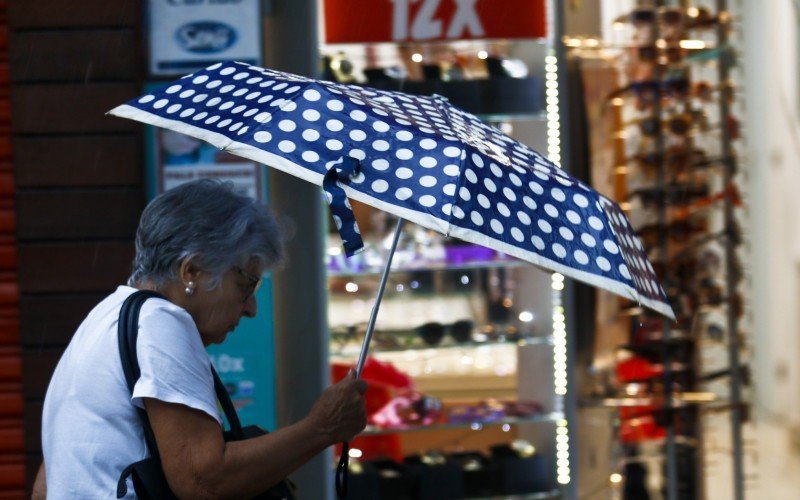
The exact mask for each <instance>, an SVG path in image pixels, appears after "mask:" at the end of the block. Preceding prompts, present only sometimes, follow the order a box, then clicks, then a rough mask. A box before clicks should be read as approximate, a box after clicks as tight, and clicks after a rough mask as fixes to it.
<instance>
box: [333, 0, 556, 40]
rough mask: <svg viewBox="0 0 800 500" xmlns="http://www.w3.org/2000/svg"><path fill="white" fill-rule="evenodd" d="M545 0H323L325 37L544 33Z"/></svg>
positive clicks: (473, 36)
mask: <svg viewBox="0 0 800 500" xmlns="http://www.w3.org/2000/svg"><path fill="white" fill-rule="evenodd" d="M544 2H545V0H325V40H326V42H327V43H365V42H424V41H430V40H470V39H479V38H542V37H544V36H545V33H546V28H545V5H544Z"/></svg>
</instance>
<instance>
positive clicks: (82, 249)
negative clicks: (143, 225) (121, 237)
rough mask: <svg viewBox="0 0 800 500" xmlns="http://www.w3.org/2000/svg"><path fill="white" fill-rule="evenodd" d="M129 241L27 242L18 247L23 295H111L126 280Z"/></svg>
mask: <svg viewBox="0 0 800 500" xmlns="http://www.w3.org/2000/svg"><path fill="white" fill-rule="evenodd" d="M133 256H134V247H133V241H130V242H99V243H39V244H36V243H26V244H20V246H19V286H20V289H21V290H22V292H23V293H47V292H110V291H112V290H113V289H115V288H116V287H117V286H118V285H119V284H121V283H124V282H125V281H127V278H128V276H129V275H130V272H131V263H132V262H133Z"/></svg>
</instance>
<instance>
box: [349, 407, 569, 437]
mask: <svg viewBox="0 0 800 500" xmlns="http://www.w3.org/2000/svg"><path fill="white" fill-rule="evenodd" d="M563 419H564V414H563V413H561V412H553V413H545V414H542V415H536V416H533V417H524V418H504V419H502V420H493V421H491V422H480V421H476V422H464V423H443V424H432V425H419V426H413V427H401V428H392V429H381V428H378V427H372V426H367V428H366V429H365V430H364V431H363V432H362V433H361V434H359V437H362V436H381V435H385V434H400V433H409V432H425V431H441V430H449V429H472V430H475V431H479V430H481V429H483V428H484V427H496V426H500V425H506V424H508V425H518V424H539V423H548V422H549V423H552V422H557V421H559V420H563Z"/></svg>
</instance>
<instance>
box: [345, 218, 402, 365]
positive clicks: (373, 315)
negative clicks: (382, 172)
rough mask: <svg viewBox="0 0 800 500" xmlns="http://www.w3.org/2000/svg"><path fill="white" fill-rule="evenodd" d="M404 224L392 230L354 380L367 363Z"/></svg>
mask: <svg viewBox="0 0 800 500" xmlns="http://www.w3.org/2000/svg"><path fill="white" fill-rule="evenodd" d="M404 222H405V219H402V218H398V219H397V226H396V227H395V230H394V240H392V248H391V249H390V250H389V256H388V257H387V258H386V267H384V269H383V276H381V284H380V286H379V287H378V296H377V297H375V305H374V306H372V312H371V313H370V316H369V324H367V333H366V335H365V336H364V343H363V344H361V354H359V356H358V364H357V365H356V378H361V372H362V371H363V370H364V363H365V362H366V361H367V351H369V343H370V341H371V340H372V331H373V330H374V329H375V320H376V319H377V317H378V308H379V307H380V306H381V299H382V298H383V290H384V288H386V281H387V280H388V278H389V269H390V268H391V267H392V257H394V251H395V250H396V249H397V242H398V241H400V234H401V233H402V230H403V223H404Z"/></svg>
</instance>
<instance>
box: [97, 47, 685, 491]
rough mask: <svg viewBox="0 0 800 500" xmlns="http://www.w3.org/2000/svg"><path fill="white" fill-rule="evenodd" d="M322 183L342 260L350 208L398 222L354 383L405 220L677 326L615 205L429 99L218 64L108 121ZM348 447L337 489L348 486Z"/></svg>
mask: <svg viewBox="0 0 800 500" xmlns="http://www.w3.org/2000/svg"><path fill="white" fill-rule="evenodd" d="M110 113H111V114H113V115H116V116H120V117H124V118H130V119H134V120H139V121H141V122H144V123H147V124H151V125H157V126H160V127H164V128H167V129H171V130H174V131H177V132H181V133H184V134H187V135H190V136H193V137H196V138H199V139H202V140H205V141H207V142H209V143H211V144H213V145H214V146H216V147H218V148H220V149H224V150H226V151H228V152H230V153H232V154H235V155H239V156H242V157H245V158H249V159H251V160H254V161H257V162H260V163H264V164H266V165H269V166H271V167H273V168H277V169H279V170H282V171H284V172H288V173H290V174H292V175H296V176H297V177H300V178H302V179H305V180H307V181H309V182H313V183H315V184H317V185H322V186H323V188H324V189H325V192H326V195H327V199H328V203H329V204H330V206H331V211H332V212H333V216H334V220H335V222H336V225H337V228H338V229H339V233H340V234H341V236H342V240H343V244H344V248H345V253H346V254H347V255H348V256H350V255H353V254H354V253H356V252H358V251H360V250H361V249H362V248H363V243H362V242H361V237H360V234H359V231H358V225H357V223H356V220H355V217H354V216H353V212H352V210H351V209H350V204H349V201H348V198H352V199H355V200H358V201H361V202H364V203H367V204H369V205H372V206H374V207H377V208H379V209H382V210H386V211H387V212H390V213H393V214H395V215H397V216H398V217H399V220H398V224H397V228H396V230H395V234H394V240H393V243H392V248H391V251H390V254H389V258H388V259H387V262H386V266H385V269H384V272H383V276H382V279H381V284H380V286H379V291H378V294H377V298H376V302H375V307H374V308H373V310H372V315H371V317H370V321H369V324H368V327H367V333H366V337H365V340H364V345H363V346H362V349H361V355H360V356H359V360H358V365H357V369H356V373H357V375H358V376H360V374H361V371H362V369H363V366H364V361H365V360H366V354H367V350H368V347H369V342H370V339H371V337H372V331H373V329H374V326H375V319H376V317H377V313H378V308H379V306H380V302H381V297H382V296H383V290H384V288H385V285H386V279H387V276H388V273H389V268H390V266H391V260H392V255H393V254H394V251H395V248H396V246H397V241H398V239H399V236H400V232H401V228H402V224H403V221H404V220H410V221H412V222H415V223H417V224H419V225H421V226H424V227H426V228H429V229H433V230H436V231H439V232H441V233H444V234H446V235H449V236H454V237H456V238H460V239H463V240H466V241H469V242H473V243H477V244H480V245H483V246H486V247H489V248H492V249H495V250H499V251H501V252H503V253H506V254H508V255H512V256H514V257H517V258H520V259H523V260H526V261H528V262H531V263H532V264H535V265H537V266H540V267H542V268H545V269H549V270H552V271H557V272H559V273H562V274H564V275H565V276H570V277H573V278H575V279H578V280H580V281H583V282H585V283H589V284H591V285H594V286H597V287H600V288H603V289H606V290H609V291H611V292H614V293H616V294H618V295H621V296H623V297H626V298H629V299H632V300H635V301H637V302H639V303H640V304H642V305H644V306H646V307H649V308H651V309H653V310H655V311H657V312H659V313H661V314H663V315H665V316H668V317H670V318H672V319H674V314H673V312H672V309H671V308H670V306H669V304H668V302H667V299H666V295H665V293H664V290H663V289H662V288H661V286H660V285H659V284H658V282H657V278H656V276H655V273H654V271H653V266H652V265H651V264H650V262H649V261H648V260H647V256H646V255H645V252H644V248H643V246H642V244H641V242H640V241H639V239H638V238H637V237H636V235H635V234H634V232H633V229H632V228H631V225H630V223H629V222H628V220H627V219H626V218H625V216H624V214H623V213H622V211H621V210H620V208H619V206H618V205H617V204H616V203H614V202H612V201H610V200H609V199H607V198H605V197H604V196H602V195H600V194H599V193H597V192H596V191H594V190H593V189H591V188H590V187H588V186H587V185H586V184H584V183H582V182H581V181H579V180H577V179H574V178H572V177H571V176H570V175H569V174H567V173H565V172H564V171H563V170H561V169H559V168H558V167H556V166H555V165H554V164H553V163H551V162H550V161H548V160H547V159H546V158H544V157H543V156H542V155H540V154H539V153H537V152H536V151H533V150H532V149H530V148H528V147H527V146H525V145H523V144H521V143H519V142H517V141H515V140H514V139H512V138H510V137H508V136H506V135H504V134H503V133H501V132H500V131H499V130H497V129H495V128H493V127H490V126H488V125H486V124H484V123H483V122H481V121H480V120H479V119H478V118H476V117H475V116H472V115H470V114H469V113H466V112H464V111H462V110H460V109H458V108H456V107H454V106H451V105H450V104H449V103H448V102H447V100H446V99H445V98H443V97H440V96H433V97H422V96H411V95H406V94H403V93H399V92H386V91H379V90H372V89H368V88H362V87H357V86H352V85H341V84H337V83H331V82H323V81H318V80H312V79H309V78H304V77H301V76H296V75H291V74H287V73H281V72H277V71H272V70H268V69H263V68H259V67H255V66H250V65H248V64H244V63H238V62H232V63H219V64H214V65H213V66H210V67H208V68H206V69H204V70H202V71H199V72H197V73H194V74H191V75H188V76H185V77H183V78H182V79H180V80H178V81H176V82H174V83H172V84H170V85H167V86H166V87H164V88H163V89H162V90H160V91H158V92H155V93H152V94H147V95H145V96H142V97H140V98H138V99H134V100H132V101H130V102H128V103H127V104H123V105H121V106H119V107H117V108H114V109H113V110H111V111H110ZM346 474H347V443H345V444H344V446H343V452H342V459H341V461H340V464H339V469H338V470H337V476H336V479H337V482H336V484H337V491H339V492H340V494H341V493H343V492H344V491H345V490H346V488H345V485H346V484H347V481H346Z"/></svg>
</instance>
